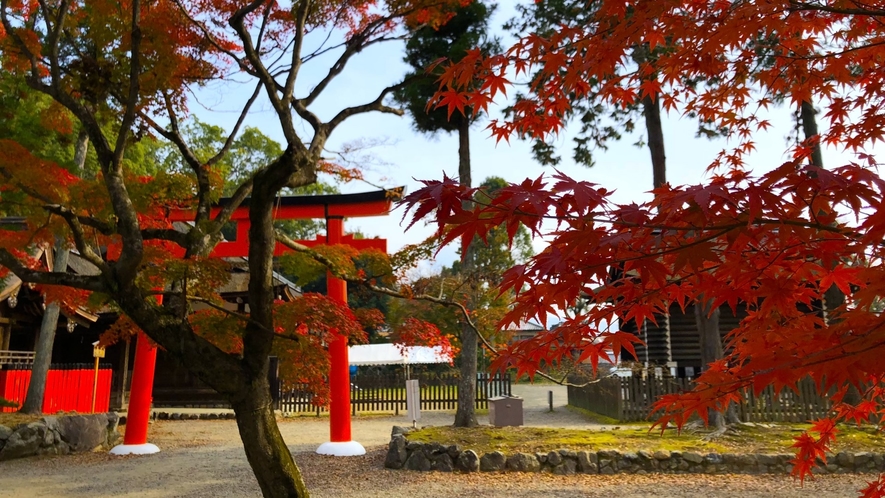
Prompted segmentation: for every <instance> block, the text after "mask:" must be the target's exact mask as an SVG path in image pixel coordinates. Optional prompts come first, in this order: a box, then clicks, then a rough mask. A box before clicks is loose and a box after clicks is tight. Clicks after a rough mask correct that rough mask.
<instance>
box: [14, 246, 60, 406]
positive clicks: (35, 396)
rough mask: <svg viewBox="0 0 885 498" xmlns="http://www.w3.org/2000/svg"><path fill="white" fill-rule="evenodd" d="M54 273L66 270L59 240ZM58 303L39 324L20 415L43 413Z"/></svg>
mask: <svg viewBox="0 0 885 498" xmlns="http://www.w3.org/2000/svg"><path fill="white" fill-rule="evenodd" d="M52 268H53V270H54V271H66V270H67V268H68V250H67V248H66V247H65V246H64V243H63V242H62V241H61V240H58V241H56V243H55V256H54V257H53V260H52ZM58 313H59V307H58V303H49V304H47V305H46V309H45V310H44V311H43V321H42V322H40V335H39V336H38V337H37V346H36V347H35V348H34V351H35V354H34V365H33V366H32V367H31V381H30V382H29V383H28V394H27V395H26V396H25V402H24V403H23V404H22V407H21V410H19V411H20V412H21V413H27V414H31V415H37V414H40V413H43V396H44V395H45V393H46V377H47V375H49V365H50V363H52V345H53V343H55V330H56V328H58Z"/></svg>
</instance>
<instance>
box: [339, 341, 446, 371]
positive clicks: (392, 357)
mask: <svg viewBox="0 0 885 498" xmlns="http://www.w3.org/2000/svg"><path fill="white" fill-rule="evenodd" d="M347 354H348V357H349V359H350V364H351V365H357V366H364V365H417V364H421V363H451V362H452V357H451V355H446V354H443V352H442V348H441V347H440V346H436V347H433V348H429V347H426V346H409V347H405V348H399V347H397V346H396V344H363V345H359V346H350V347H348V348H347Z"/></svg>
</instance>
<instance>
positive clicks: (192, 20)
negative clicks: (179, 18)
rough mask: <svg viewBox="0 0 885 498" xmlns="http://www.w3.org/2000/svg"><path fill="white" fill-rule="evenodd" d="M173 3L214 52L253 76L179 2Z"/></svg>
mask: <svg viewBox="0 0 885 498" xmlns="http://www.w3.org/2000/svg"><path fill="white" fill-rule="evenodd" d="M174 1H175V5H177V6H178V9H179V10H181V12H182V14H183V15H184V16H185V17H186V18H187V20H188V21H190V23H191V24H193V25H194V26H196V27H197V28H199V29H200V31H201V32H202V33H203V36H204V37H205V39H206V40H208V41H209V43H210V44H211V45H212V47H213V48H214V49H215V50H218V51H219V52H221V53H223V54H224V55H227V56H228V57H230V58H231V59H233V60H234V61H236V63H237V66H238V67H239V68H240V69H242V70H243V71H245V72H247V73H249V74H253V73H252V71H251V70H250V68H249V65H248V64H246V63H245V62H243V59H241V58H240V57H239V56H238V55H237V54H235V53H234V52H233V51H231V50H230V49H229V48H226V47H225V46H223V45H221V44H220V43H218V40H216V39H215V37H214V36H212V32H211V31H209V29H207V28H206V26H205V24H203V23H202V22H200V21H198V20H197V19H196V18H194V17H193V16H192V15H191V13H190V12H189V11H188V10H187V8H185V6H184V5H183V4H182V3H181V0H174ZM263 29H264V26H263V25H262V30H263Z"/></svg>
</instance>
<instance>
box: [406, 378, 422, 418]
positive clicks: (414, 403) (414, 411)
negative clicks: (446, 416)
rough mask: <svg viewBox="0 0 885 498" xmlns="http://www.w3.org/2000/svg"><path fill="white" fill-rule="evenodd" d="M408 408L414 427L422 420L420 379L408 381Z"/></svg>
mask: <svg viewBox="0 0 885 498" xmlns="http://www.w3.org/2000/svg"><path fill="white" fill-rule="evenodd" d="M406 408H407V409H408V411H409V418H410V419H411V420H412V425H415V424H416V422H418V421H419V420H421V389H420V388H419V387H418V379H413V380H407V381H406Z"/></svg>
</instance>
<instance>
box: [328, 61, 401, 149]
mask: <svg viewBox="0 0 885 498" xmlns="http://www.w3.org/2000/svg"><path fill="white" fill-rule="evenodd" d="M417 78H418V76H412V77H409V78H406V79H404V80H403V81H401V82H400V83H397V84H396V85H391V86H389V87H387V88H385V89H383V90H381V93H379V94H378V97H376V98H375V100H373V101H371V102H369V103H366V104H362V105H357V106H353V107H345V108H344V109H342V110H340V111H338V114H336V115H335V117H333V118H332V119H331V120H329V122H328V123H326V126H325V129H326V134H329V133H331V132H332V130H334V129H335V128H336V127H337V126H338V125H340V124H341V123H342V122H343V121H344V120H345V119H347V118H349V117H351V116H354V115H356V114H361V113H365V112H371V111H378V112H383V113H388V114H396V115H397V116H402V115H403V114H404V112H403V110H402V109H398V108H395V107H390V106H387V105H384V98H385V97H387V94H389V93H392V92H395V91H397V90H399V89H400V88H404V87H406V86H407V85H409V84H410V83H411V82H412V81H413V80H415V79H417ZM311 146H313V144H311Z"/></svg>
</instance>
